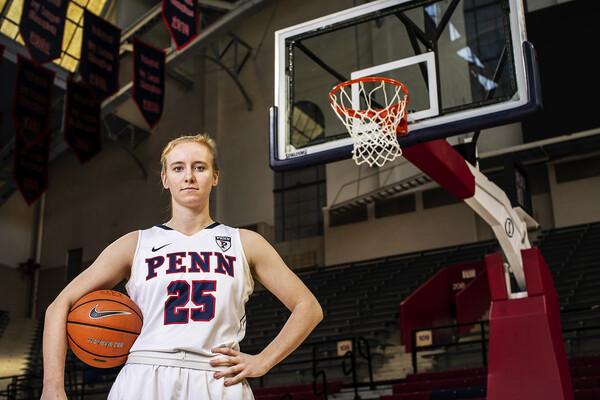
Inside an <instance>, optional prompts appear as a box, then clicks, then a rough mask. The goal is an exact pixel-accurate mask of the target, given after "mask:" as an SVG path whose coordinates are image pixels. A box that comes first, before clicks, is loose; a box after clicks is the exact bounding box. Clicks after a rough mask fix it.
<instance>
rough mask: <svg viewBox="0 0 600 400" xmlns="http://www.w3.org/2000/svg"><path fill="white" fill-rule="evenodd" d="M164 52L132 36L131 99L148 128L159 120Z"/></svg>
mask: <svg viewBox="0 0 600 400" xmlns="http://www.w3.org/2000/svg"><path fill="white" fill-rule="evenodd" d="M165 58H166V56H165V52H164V51H163V50H160V49H157V48H156V47H153V46H150V45H149V44H146V43H144V42H143V41H141V40H139V39H138V38H135V37H134V38H133V100H134V101H135V104H137V106H138V108H139V109H140V112H141V113H142V115H143V116H144V119H145V120H146V123H148V125H149V126H150V128H154V126H155V125H156V124H157V123H158V121H160V117H161V115H162V111H163V104H164V99H165Z"/></svg>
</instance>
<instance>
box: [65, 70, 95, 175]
mask: <svg viewBox="0 0 600 400" xmlns="http://www.w3.org/2000/svg"><path fill="white" fill-rule="evenodd" d="M64 137H65V142H67V145H68V146H69V148H70V149H71V151H72V152H73V153H74V154H75V156H77V159H78V160H79V163H81V164H85V163H86V162H88V161H89V160H90V159H91V158H92V157H94V156H95V155H96V154H97V153H98V152H99V151H100V149H101V148H102V139H101V138H100V103H97V102H96V101H95V100H94V96H92V93H90V90H89V89H88V88H87V86H85V85H83V84H81V83H78V82H75V81H74V80H71V79H68V80H67V102H66V105H65V119H64Z"/></svg>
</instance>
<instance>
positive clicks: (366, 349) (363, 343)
mask: <svg viewBox="0 0 600 400" xmlns="http://www.w3.org/2000/svg"><path fill="white" fill-rule="evenodd" d="M341 341H352V350H349V351H347V352H346V353H344V355H343V356H332V357H319V356H318V355H317V354H318V351H317V350H318V348H319V347H321V346H323V345H327V344H331V343H338V342H341ZM357 352H358V355H359V356H361V357H362V358H364V359H365V360H366V361H367V367H368V371H369V386H370V388H371V389H374V388H375V385H374V383H373V366H372V360H371V348H370V346H369V342H368V341H367V340H366V339H365V338H364V337H362V336H357V337H354V338H348V339H337V340H327V341H323V342H319V343H313V344H312V354H313V359H312V370H313V377H314V379H315V380H314V381H313V388H314V393H315V394H316V395H320V394H324V398H325V399H327V389H326V388H327V380H326V378H325V380H324V384H323V388H324V390H325V393H317V391H316V379H317V377H318V376H323V377H326V374H325V371H324V370H319V368H318V364H319V362H323V361H331V360H341V362H342V363H341V368H342V372H343V373H344V375H352V387H353V388H354V398H355V399H360V396H359V395H358V377H357V375H358V370H357V364H356V358H357V357H356V354H357ZM348 362H349V363H350V365H348Z"/></svg>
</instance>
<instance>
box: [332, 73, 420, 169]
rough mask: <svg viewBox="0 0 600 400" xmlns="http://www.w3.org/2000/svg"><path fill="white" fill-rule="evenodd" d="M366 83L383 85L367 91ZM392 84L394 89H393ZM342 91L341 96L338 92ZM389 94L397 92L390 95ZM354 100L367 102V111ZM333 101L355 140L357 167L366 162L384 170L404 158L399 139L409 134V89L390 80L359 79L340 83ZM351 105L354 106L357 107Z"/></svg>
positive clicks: (334, 108)
mask: <svg viewBox="0 0 600 400" xmlns="http://www.w3.org/2000/svg"><path fill="white" fill-rule="evenodd" d="M365 82H375V83H379V85H377V86H375V87H374V88H373V89H365ZM390 85H391V86H392V89H393V90H390ZM347 88H350V89H349V91H350V93H348V92H347V91H346V89H347ZM386 88H387V90H386ZM338 91H339V97H338V96H337V93H336V92H338ZM388 91H390V92H393V93H390V94H388ZM375 97H377V99H378V101H379V102H382V103H383V104H378V103H377V102H376V101H375V100H374V98H375ZM353 99H355V101H356V100H364V104H365V107H364V108H365V109H364V110H359V109H357V108H358V107H359V106H358V105H354V104H353ZM329 100H330V101H331V107H332V108H333V110H334V111H335V112H336V113H337V116H338V117H339V118H340V120H341V121H342V123H343V124H344V126H346V129H348V132H349V133H350V136H351V137H352V140H353V141H354V149H353V150H352V158H353V159H354V161H355V162H356V164H357V165H360V164H362V163H364V162H366V163H368V164H369V166H371V167H372V166H373V165H377V166H379V167H381V166H383V165H384V164H385V163H386V162H388V161H393V160H394V159H395V158H396V157H398V156H401V155H402V150H401V149H400V145H399V144H398V140H397V139H396V137H397V136H404V135H406V134H407V133H408V129H407V122H406V110H405V108H406V104H407V103H408V90H407V89H406V86H404V85H403V84H402V83H400V82H398V81H395V80H393V79H388V78H380V77H365V78H358V79H353V80H351V81H347V82H343V83H340V84H339V85H337V86H336V87H334V88H333V89H331V92H330V93H329ZM347 105H348V106H350V105H353V106H354V108H350V107H347Z"/></svg>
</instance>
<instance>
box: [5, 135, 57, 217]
mask: <svg viewBox="0 0 600 400" xmlns="http://www.w3.org/2000/svg"><path fill="white" fill-rule="evenodd" d="M49 150H50V135H46V136H44V137H43V138H42V139H41V140H39V141H37V142H36V143H35V144H33V145H32V146H30V147H29V148H27V146H26V144H25V142H24V141H23V139H22V138H21V135H19V134H18V133H17V134H16V135H15V155H14V167H13V179H14V180H15V184H16V185H17V187H18V188H19V191H20V192H21V195H22V196H23V198H24V199H25V201H26V202H27V204H29V205H31V204H33V202H35V201H36V200H37V199H38V197H40V196H41V194H42V193H44V191H45V190H46V188H47V187H48V154H49Z"/></svg>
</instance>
